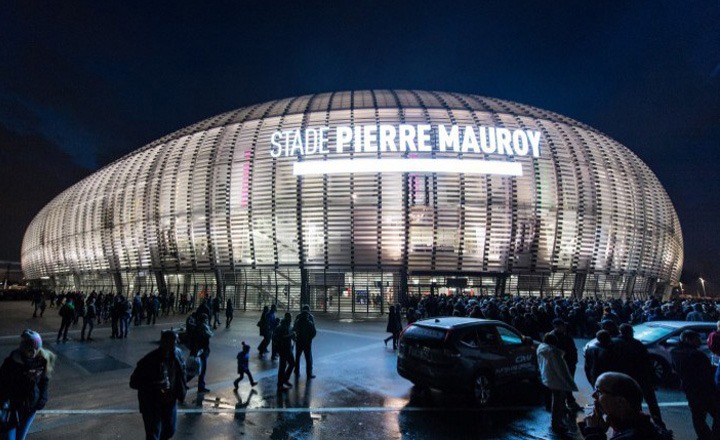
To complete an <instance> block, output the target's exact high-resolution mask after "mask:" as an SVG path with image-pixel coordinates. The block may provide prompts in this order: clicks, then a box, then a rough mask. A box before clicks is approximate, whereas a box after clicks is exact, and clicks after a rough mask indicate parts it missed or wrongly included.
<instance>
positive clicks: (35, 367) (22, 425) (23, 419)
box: [0, 329, 55, 440]
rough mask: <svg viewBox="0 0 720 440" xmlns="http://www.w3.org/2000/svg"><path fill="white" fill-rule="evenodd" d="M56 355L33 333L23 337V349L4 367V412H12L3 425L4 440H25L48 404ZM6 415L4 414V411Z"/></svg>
mask: <svg viewBox="0 0 720 440" xmlns="http://www.w3.org/2000/svg"><path fill="white" fill-rule="evenodd" d="M54 364H55V355H54V354H53V353H51V352H49V351H47V350H45V349H44V348H43V346H42V338H41V337H40V335H39V334H38V333H37V332H35V331H33V330H29V329H28V330H25V331H24V332H23V333H22V335H20V346H19V347H18V348H17V349H15V350H14V351H13V352H11V353H10V355H9V356H8V357H7V358H6V359H5V361H4V362H3V364H2V366H0V408H3V407H4V408H6V409H7V412H8V416H9V417H8V420H7V422H3V421H0V440H24V439H25V437H26V436H27V433H28V431H29V430H30V425H31V424H32V422H33V419H34V418H35V413H36V412H37V411H39V410H41V409H43V408H44V407H45V404H46V403H47V401H48V383H49V381H50V375H51V374H52V370H53V366H54ZM3 411H4V410H3Z"/></svg>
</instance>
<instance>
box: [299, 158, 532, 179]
mask: <svg viewBox="0 0 720 440" xmlns="http://www.w3.org/2000/svg"><path fill="white" fill-rule="evenodd" d="M360 173H464V174H496V175H500V176H522V174H523V173H522V164H520V163H518V162H502V161H497V160H462V159H340V160H337V159H336V160H312V161H307V162H296V163H294V164H293V174H294V175H296V176H312V175H320V174H360Z"/></svg>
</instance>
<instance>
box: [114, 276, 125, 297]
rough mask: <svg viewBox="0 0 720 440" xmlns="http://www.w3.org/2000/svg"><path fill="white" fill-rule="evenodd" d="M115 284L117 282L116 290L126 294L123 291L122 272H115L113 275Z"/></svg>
mask: <svg viewBox="0 0 720 440" xmlns="http://www.w3.org/2000/svg"><path fill="white" fill-rule="evenodd" d="M112 278H113V282H115V290H116V292H115V293H117V292H120V293H124V291H123V284H122V277H121V276H120V272H113V274H112Z"/></svg>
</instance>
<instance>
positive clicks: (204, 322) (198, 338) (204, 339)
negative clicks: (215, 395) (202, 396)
mask: <svg viewBox="0 0 720 440" xmlns="http://www.w3.org/2000/svg"><path fill="white" fill-rule="evenodd" d="M200 309H201V308H198V312H200ZM196 316H197V325H196V326H195V329H194V330H193V336H192V337H193V342H194V349H195V350H196V351H195V353H192V354H195V355H197V357H198V359H200V374H199V375H198V393H207V392H208V391H210V390H209V389H207V388H205V373H206V372H207V366H208V357H209V356H210V338H212V336H213V332H212V330H210V318H209V317H208V315H206V314H204V313H196ZM198 353H199V354H198Z"/></svg>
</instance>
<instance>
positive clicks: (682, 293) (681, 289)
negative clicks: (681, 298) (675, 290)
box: [678, 281, 685, 295]
mask: <svg viewBox="0 0 720 440" xmlns="http://www.w3.org/2000/svg"><path fill="white" fill-rule="evenodd" d="M678 282H679V283H680V295H685V292H683V288H682V281H678Z"/></svg>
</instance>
